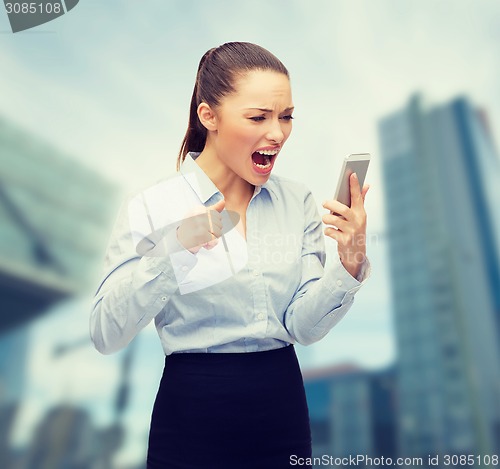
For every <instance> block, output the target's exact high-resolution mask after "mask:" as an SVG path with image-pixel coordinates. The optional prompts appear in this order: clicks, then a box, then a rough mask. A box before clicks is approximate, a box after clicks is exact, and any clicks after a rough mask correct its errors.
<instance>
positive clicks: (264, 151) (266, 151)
mask: <svg viewBox="0 0 500 469" xmlns="http://www.w3.org/2000/svg"><path fill="white" fill-rule="evenodd" d="M257 153H260V154H261V155H267V156H273V155H276V153H278V150H257Z"/></svg>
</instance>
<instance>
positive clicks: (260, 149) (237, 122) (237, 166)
mask: <svg viewBox="0 0 500 469" xmlns="http://www.w3.org/2000/svg"><path fill="white" fill-rule="evenodd" d="M234 87H235V90H236V91H235V92H234V93H232V94H230V95H228V96H225V97H224V98H223V99H222V101H221V103H220V105H219V106H217V108H216V109H215V114H216V132H211V134H212V136H213V140H212V143H213V145H214V148H215V153H216V156H217V158H218V159H219V160H220V161H221V162H222V163H223V164H224V165H225V166H226V167H227V168H228V169H230V170H231V171H232V172H234V173H235V174H237V175H238V176H239V177H241V178H242V179H244V180H246V181H248V182H249V183H250V184H253V185H260V184H263V183H264V182H266V181H267V179H268V178H269V175H270V174H271V170H272V169H273V165H274V162H275V161H276V157H277V155H278V153H279V151H280V150H281V148H282V147H283V145H284V143H285V142H286V140H287V139H288V137H289V135H290V132H291V131H292V111H293V103H292V93H291V89H290V81H289V79H288V78H287V76H286V75H283V74H281V73H277V72H273V71H262V70H255V71H251V72H248V73H247V74H245V75H244V76H243V77H241V78H239V79H237V80H236V82H235V84H234Z"/></svg>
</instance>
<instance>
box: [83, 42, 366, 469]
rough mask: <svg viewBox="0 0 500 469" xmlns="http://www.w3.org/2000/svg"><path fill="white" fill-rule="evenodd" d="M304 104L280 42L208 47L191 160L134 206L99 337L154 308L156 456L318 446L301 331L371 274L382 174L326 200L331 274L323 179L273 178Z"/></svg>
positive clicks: (122, 336)
mask: <svg viewBox="0 0 500 469" xmlns="http://www.w3.org/2000/svg"><path fill="white" fill-rule="evenodd" d="M293 108H294V106H293V102H292V95H291V90H290V81H289V75H288V71H287V69H286V68H285V67H284V65H283V64H282V63H281V62H280V61H279V60H278V59H277V58H276V57H275V56H274V55H272V54H271V53H270V52H268V51H267V50H265V49H263V48H262V47H259V46H257V45H254V44H250V43H244V42H233V43H227V44H223V45H221V46H219V47H217V48H213V49H210V50H209V51H208V52H207V53H206V54H205V55H204V56H203V57H202V59H201V61H200V64H199V67H198V74H197V78H196V84H195V87H194V91H193V96H192V101H191V109H190V117H189V126H188V130H187V133H186V136H185V138H184V142H183V144H182V147H181V152H180V155H179V159H178V170H179V172H178V173H176V174H175V175H174V176H173V177H171V178H166V179H162V180H161V181H160V182H159V183H158V184H156V185H154V186H152V187H150V188H148V189H146V190H145V191H143V192H141V193H140V194H139V195H136V196H134V197H131V198H129V199H128V200H127V201H126V204H124V205H123V207H122V210H121V211H120V214H119V216H118V219H117V222H116V224H115V228H114V231H113V235H112V236H111V241H110V244H109V246H108V250H107V256H106V267H107V269H108V271H107V274H106V275H105V276H104V277H103V280H102V283H101V285H100V287H99V289H98V292H97V293H96V297H95V301H94V305H93V311H92V315H91V335H92V340H93V342H94V344H95V346H96V348H97V349H98V350H99V351H101V352H102V353H111V352H114V351H116V350H119V349H121V348H122V347H124V346H126V345H127V344H128V343H129V342H130V340H131V339H132V338H133V337H134V336H135V335H136V334H137V333H138V332H139V331H140V330H141V329H142V328H143V327H145V326H146V325H147V324H148V323H149V322H150V321H151V320H152V319H154V320H155V325H156V328H157V330H158V334H159V336H160V340H161V343H162V346H163V349H164V351H165V356H166V357H165V368H164V372H163V377H162V380H161V383H160V388H159V391H158V394H157V397H156V401H155V404H154V409H153V414H152V419H151V428H150V435H149V448H148V468H181V467H182V468H203V469H207V468H218V469H220V468H231V469H233V468H252V469H256V468H257V469H258V468H263V469H267V468H282V467H289V466H290V462H291V461H292V458H293V461H297V458H308V457H310V456H311V434H310V427H309V417H308V409H307V403H306V398H305V393H304V386H303V382H302V377H301V373H300V368H299V365H298V362H297V358H296V355H295V351H294V348H293V344H294V343H296V342H298V343H300V344H304V345H308V344H311V343H313V342H316V341H318V340H320V339H321V338H322V337H324V336H325V335H326V334H327V333H328V331H329V330H330V329H331V328H332V327H333V326H334V325H335V324H336V323H337V322H338V321H339V320H340V319H341V318H342V317H343V316H344V315H345V313H346V312H347V310H348V309H349V308H350V306H351V304H352V301H353V298H354V294H355V292H356V291H357V290H358V289H359V288H360V287H361V285H362V283H363V281H364V280H365V279H366V278H367V277H368V276H369V271H370V267H369V262H368V259H367V258H366V246H365V242H364V241H365V232H366V213H365V210H364V198H365V195H366V192H367V190H368V186H365V187H363V189H362V190H361V189H360V187H359V183H358V182H357V180H356V179H355V177H351V199H352V202H351V207H347V206H345V205H343V204H341V203H340V202H337V201H335V200H329V201H325V202H324V203H323V207H324V208H325V209H327V210H328V213H327V214H325V215H324V216H323V219H322V221H323V222H324V223H325V224H326V225H328V226H327V227H326V228H325V230H324V232H325V234H326V235H327V236H330V237H331V238H333V239H335V240H336V241H337V243H338V254H339V256H338V259H336V260H335V262H333V263H332V266H331V268H329V269H327V270H326V271H324V265H325V249H324V238H323V232H322V231H323V228H322V224H321V219H320V217H319V215H318V212H317V209H316V204H315V202H314V200H313V198H312V195H311V192H310V191H309V190H308V189H307V188H305V187H304V186H303V185H302V184H299V183H296V182H293V181H290V180H288V179H286V178H282V177H278V176H275V175H271V171H272V168H273V165H274V162H275V161H276V158H277V157H278V155H279V153H280V152H281V150H282V148H283V145H284V144H285V142H286V140H287V138H288V137H289V135H290V132H291V130H292V119H293V116H292V113H293ZM304 164H308V161H307V160H305V161H304ZM331 212H336V213H338V214H340V215H341V216H336V215H332V214H331ZM335 227H336V228H335ZM303 461H304V462H307V460H303ZM305 467H308V465H307V464H306V465H305ZM309 467H310V466H309Z"/></svg>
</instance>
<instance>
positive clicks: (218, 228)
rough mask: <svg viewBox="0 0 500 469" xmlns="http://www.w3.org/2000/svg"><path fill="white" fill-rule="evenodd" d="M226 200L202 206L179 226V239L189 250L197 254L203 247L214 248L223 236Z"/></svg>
mask: <svg viewBox="0 0 500 469" xmlns="http://www.w3.org/2000/svg"><path fill="white" fill-rule="evenodd" d="M225 205H226V201H225V200H224V199H222V200H220V201H219V202H217V203H216V204H214V205H211V206H210V207H203V206H201V207H200V208H199V209H196V210H194V211H193V212H192V213H191V214H190V215H191V216H189V217H188V218H185V219H184V220H183V221H182V223H181V224H180V226H179V227H178V228H177V239H178V240H179V242H180V243H181V244H182V246H184V248H185V249H187V250H188V251H189V252H191V253H193V254H196V253H197V252H198V251H199V250H200V249H201V248H202V247H203V248H205V249H212V248H214V247H215V246H216V245H217V243H218V242H219V238H220V237H221V236H222V217H221V214H220V213H221V212H222V210H224V207H225Z"/></svg>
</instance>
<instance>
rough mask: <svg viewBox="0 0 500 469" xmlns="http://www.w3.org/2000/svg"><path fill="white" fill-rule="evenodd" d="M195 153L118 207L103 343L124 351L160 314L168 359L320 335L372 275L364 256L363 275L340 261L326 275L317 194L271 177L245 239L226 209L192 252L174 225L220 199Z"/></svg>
mask: <svg viewBox="0 0 500 469" xmlns="http://www.w3.org/2000/svg"><path fill="white" fill-rule="evenodd" d="M198 155H199V153H189V154H188V155H187V156H186V159H185V161H184V163H183V164H182V166H181V170H180V172H178V173H175V174H174V175H173V176H171V177H169V178H165V179H162V180H160V181H159V182H158V183H156V184H155V185H153V186H149V187H148V188H146V189H144V190H143V191H140V193H135V194H132V195H129V196H128V197H127V198H126V200H125V201H124V203H123V204H122V206H121V208H120V211H119V213H118V217H117V219H116V222H115V225H114V228H113V231H112V234H111V238H110V241H109V244H108V247H107V252H106V256H105V262H104V264H105V265H104V271H103V276H102V280H101V282H100V284H99V286H98V288H97V292H96V294H95V298H94V301H93V304H92V311H91V317H90V333H91V337H92V340H93V342H94V345H95V347H96V348H97V350H99V351H100V352H102V353H106V354H107V353H112V352H115V351H117V350H120V349H121V348H123V347H125V346H126V345H127V344H128V343H129V342H130V341H131V340H132V339H133V338H134V336H135V335H136V334H137V333H138V332H139V331H140V330H141V329H143V328H144V327H145V326H146V325H147V324H149V323H150V321H152V320H153V319H154V321H155V326H156V329H157V331H158V335H159V337H160V340H161V343H162V346H163V350H164V352H165V354H166V355H169V354H172V353H178V352H208V353H211V352H215V353H218V352H255V351H264V350H271V349H275V348H280V347H284V346H286V345H288V344H293V343H299V344H302V345H308V344H311V343H313V342H316V341H318V340H320V339H321V338H323V337H324V336H325V335H326V334H327V333H328V332H329V331H330V330H331V328H332V327H333V326H334V325H335V324H337V323H338V322H339V321H340V320H341V319H342V318H343V317H344V315H345V314H346V313H347V311H348V310H349V308H350V307H351V305H352V303H353V301H354V295H355V293H356V292H357V291H358V290H359V288H361V286H362V284H363V283H364V282H365V281H366V279H367V278H368V277H369V275H370V270H371V269H370V263H369V261H368V259H367V258H366V259H365V261H364V263H363V265H362V267H361V271H360V274H359V275H358V278H357V279H356V278H354V277H352V276H351V275H350V274H349V273H348V272H347V270H346V269H345V268H344V266H343V265H342V263H341V262H340V260H339V258H338V256H336V259H335V261H334V262H332V263H331V265H329V268H328V269H327V270H325V269H324V266H325V261H326V257H325V241H324V235H323V226H322V221H321V218H320V216H319V213H318V210H317V208H316V203H315V201H314V199H313V196H312V194H311V192H310V191H309V190H308V189H307V188H306V187H305V186H304V185H303V184H301V183H298V182H294V181H291V180H289V179H287V178H284V177H280V176H276V175H274V174H273V175H271V176H270V178H269V179H268V181H267V182H266V183H265V184H263V185H261V186H256V187H255V190H254V194H253V196H252V198H251V200H250V203H249V205H248V208H247V212H246V240H245V238H244V236H243V235H242V234H240V232H239V231H238V229H236V228H233V227H232V225H230V222H229V218H228V217H227V216H226V217H224V216H223V220H224V231H225V234H224V236H223V237H222V238H220V239H219V240H218V242H217V245H216V246H215V247H214V248H213V249H210V250H208V249H204V248H202V249H200V250H199V251H198V252H197V253H196V254H192V253H191V252H189V251H187V250H186V249H184V248H183V247H182V246H181V245H180V243H179V242H178V240H177V237H176V228H177V227H178V226H179V224H180V223H181V221H182V220H183V219H185V218H187V217H189V216H190V215H192V214H193V213H195V212H196V210H199V208H200V207H202V208H203V206H205V207H206V206H211V205H213V204H215V203H216V202H217V201H219V200H220V199H221V198H222V194H221V193H220V192H219V190H218V189H217V187H216V186H215V185H214V184H213V182H212V181H211V180H210V178H209V177H208V176H207V175H206V174H205V173H204V171H203V170H202V169H201V168H200V167H199V166H198V164H197V163H196V161H195V159H196V157H197V156H198ZM225 213H226V211H223V212H222V214H223V215H225ZM231 228H232V229H231ZM158 233H160V235H158Z"/></svg>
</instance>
